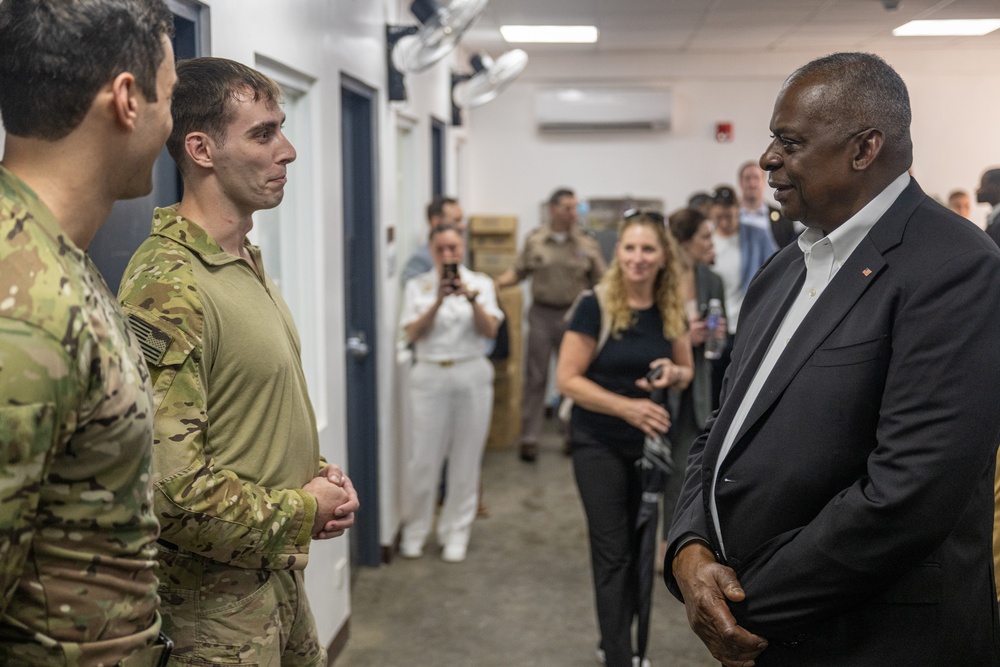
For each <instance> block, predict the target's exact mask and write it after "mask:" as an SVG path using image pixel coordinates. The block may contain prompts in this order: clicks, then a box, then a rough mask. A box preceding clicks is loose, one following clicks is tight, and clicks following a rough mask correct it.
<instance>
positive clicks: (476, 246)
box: [469, 234, 517, 254]
mask: <svg viewBox="0 0 1000 667" xmlns="http://www.w3.org/2000/svg"><path fill="white" fill-rule="evenodd" d="M469 250H471V251H472V253H473V254H475V253H477V252H480V251H483V252H514V253H516V252H517V235H516V234H472V235H471V236H469Z"/></svg>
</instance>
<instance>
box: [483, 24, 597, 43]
mask: <svg viewBox="0 0 1000 667" xmlns="http://www.w3.org/2000/svg"><path fill="white" fill-rule="evenodd" d="M500 34H501V35H503V38H504V40H506V41H507V42H510V43H514V44H518V43H521V44H524V43H534V44H593V43H594V42H596V41H597V28H596V27H594V26H592V25H504V26H500Z"/></svg>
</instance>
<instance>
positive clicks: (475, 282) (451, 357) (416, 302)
mask: <svg viewBox="0 0 1000 667" xmlns="http://www.w3.org/2000/svg"><path fill="white" fill-rule="evenodd" d="M458 276H459V278H461V279H462V283H463V284H465V286H466V288H468V289H469V290H470V291H476V292H478V293H479V294H478V296H476V302H477V303H479V305H480V306H482V308H483V310H485V311H486V313H487V314H489V315H492V316H493V317H495V318H497V322H501V321H502V320H503V311H502V310H500V306H499V305H498V304H497V295H496V291H495V290H494V289H493V280H492V279H491V278H490V277H489V276H487V275H486V274H483V273H476V272H475V271H470V270H469V269H467V268H465V267H464V266H461V265H459V267H458ZM438 280H439V276H438V272H437V268H434V269H431V270H430V271H428V272H426V273H421V274H420V275H418V276H416V277H414V278H411V279H410V280H408V281H407V283H406V289H405V291H404V292H403V310H402V314H401V315H400V318H399V322H400V326H401V327H404V328H405V327H406V326H407V325H408V324H411V323H412V322H414V321H415V320H416V319H417V318H419V317H420V316H421V315H423V314H424V313H426V312H427V311H428V310H430V309H431V307H432V306H433V305H434V302H435V301H436V300H437V291H438ZM491 343H492V339H491V338H486V337H485V336H482V335H480V333H479V332H478V331H477V330H476V323H475V319H474V317H473V313H472V304H471V303H469V300H468V299H466V298H465V297H464V296H460V295H454V294H453V295H451V296H447V297H445V299H444V301H443V302H442V303H441V307H440V308H438V311H437V314H436V315H435V316H434V324H433V325H432V326H431V329H430V331H428V332H427V335H425V336H423V337H422V338H420V340H417V341H415V342H414V344H413V347H414V351H415V352H416V357H417V361H436V362H441V361H465V360H467V359H474V358H476V357H483V356H485V355H486V352H487V349H488V346H489V344H491Z"/></svg>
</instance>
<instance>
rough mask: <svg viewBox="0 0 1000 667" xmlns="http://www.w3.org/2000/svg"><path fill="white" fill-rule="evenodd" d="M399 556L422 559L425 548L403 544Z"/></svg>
mask: <svg viewBox="0 0 1000 667" xmlns="http://www.w3.org/2000/svg"><path fill="white" fill-rule="evenodd" d="M399 555H400V556H402V557H403V558H420V557H421V556H423V555H424V547H423V545H420V544H413V543H409V542H403V543H401V544H400V545H399Z"/></svg>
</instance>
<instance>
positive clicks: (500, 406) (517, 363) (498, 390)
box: [469, 215, 524, 449]
mask: <svg viewBox="0 0 1000 667" xmlns="http://www.w3.org/2000/svg"><path fill="white" fill-rule="evenodd" d="M469 252H470V254H471V258H472V262H471V266H472V269H473V270H474V271H479V272H481V273H485V274H487V275H488V276H490V277H492V278H496V277H497V276H499V275H500V274H501V273H503V272H504V271H506V270H507V269H509V268H511V267H513V266H514V264H515V263H516V262H517V217H516V216H512V215H504V216H483V215H476V216H471V217H470V218H469ZM497 298H498V299H499V301H500V307H501V308H502V309H503V312H504V315H505V316H506V319H507V334H508V341H509V355H508V357H507V359H504V360H501V361H494V362H493V370H494V381H493V418H492V420H491V422H490V434H489V439H488V440H487V442H486V446H487V447H490V448H495V449H502V448H507V447H510V446H512V445H513V444H514V443H515V442H517V439H518V437H520V431H521V385H522V374H521V373H522V372H521V367H522V358H523V336H522V333H521V311H522V310H523V308H524V304H523V299H524V297H523V294H522V292H521V288H520V287H519V286H517V285H514V286H512V287H505V288H503V289H501V290H500V292H499V294H497Z"/></svg>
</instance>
